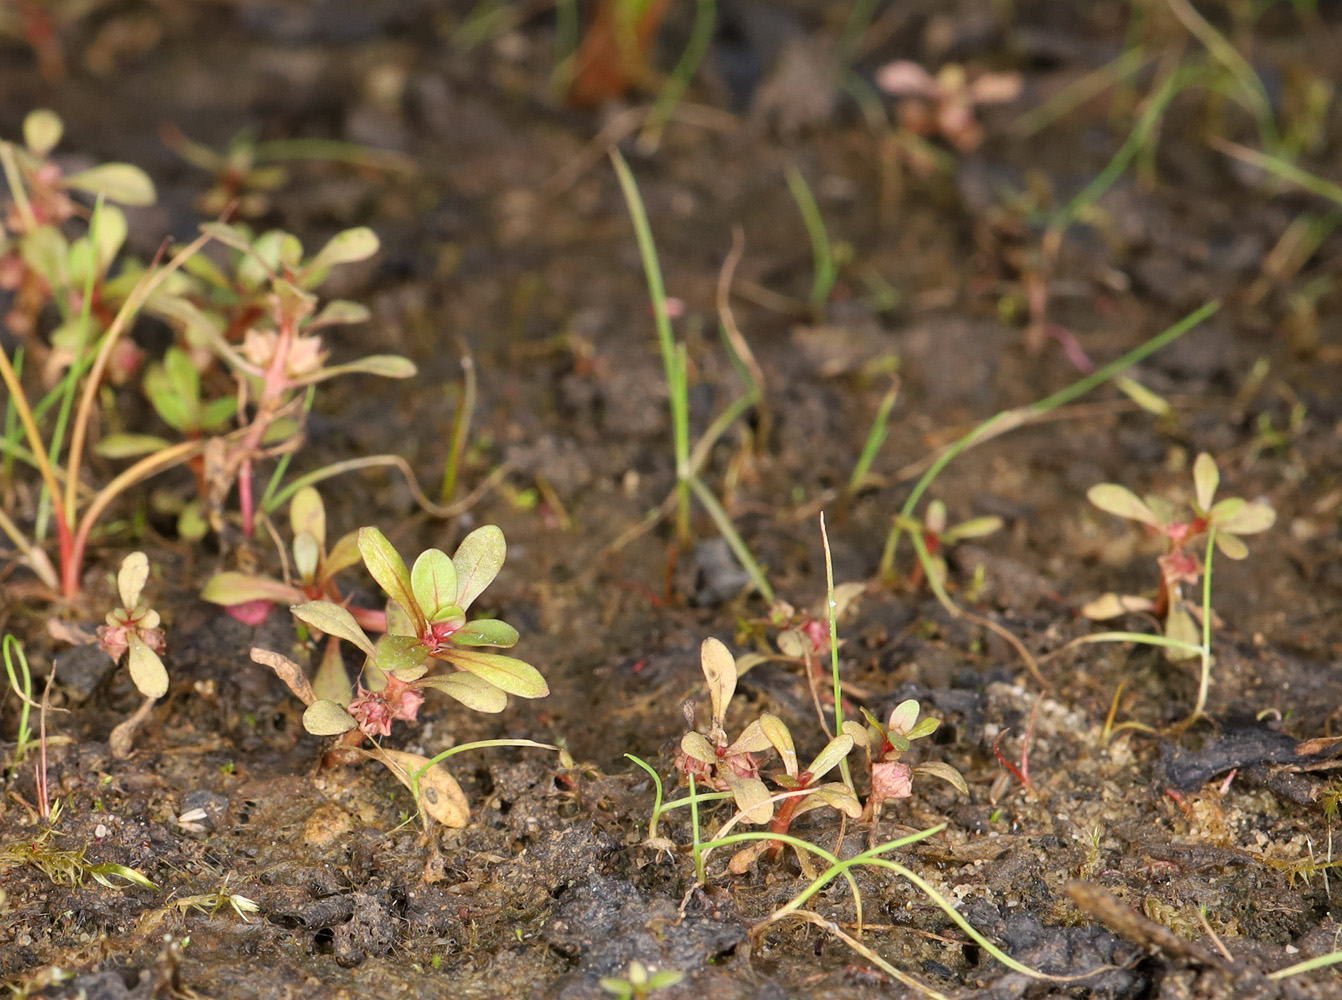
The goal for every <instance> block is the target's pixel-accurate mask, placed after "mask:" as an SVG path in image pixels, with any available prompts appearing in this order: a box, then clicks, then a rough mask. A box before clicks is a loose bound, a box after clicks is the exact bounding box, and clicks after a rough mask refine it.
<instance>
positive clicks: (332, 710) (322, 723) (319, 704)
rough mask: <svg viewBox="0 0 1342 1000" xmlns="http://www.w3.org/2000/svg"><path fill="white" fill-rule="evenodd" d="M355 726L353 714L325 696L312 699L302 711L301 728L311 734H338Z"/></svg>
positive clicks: (356, 724)
mask: <svg viewBox="0 0 1342 1000" xmlns="http://www.w3.org/2000/svg"><path fill="white" fill-rule="evenodd" d="M356 726H358V723H357V722H355V721H354V716H352V715H350V714H349V713H348V712H346V711H345V710H344V709H343V708H341V707H340V706H339V705H337V704H336V703H335V702H333V701H327V700H326V699H325V698H319V699H318V700H317V701H314V702H313V703H312V704H311V705H309V706H308V707H307V711H305V712H304V713H303V728H304V729H306V730H307V731H308V732H310V733H311V734H312V735H313V736H339V735H340V734H341V733H347V732H349V731H350V730H351V729H353V728H355V727H356Z"/></svg>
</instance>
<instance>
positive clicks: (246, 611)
mask: <svg viewBox="0 0 1342 1000" xmlns="http://www.w3.org/2000/svg"><path fill="white" fill-rule="evenodd" d="M289 524H290V527H291V528H292V529H293V547H292V552H293V570H294V575H295V576H296V579H289V578H288V573H287V564H286V579H284V580H277V579H275V578H274V577H271V576H264V575H261V574H256V573H239V572H235V571H231V570H230V571H227V572H223V573H216V574H215V575H214V576H212V577H211V578H210V579H209V581H208V582H207V583H206V584H205V588H204V589H203V590H202V591H201V593H200V596H201V598H202V599H204V600H206V601H209V602H211V603H212V604H222V605H223V606H224V607H225V608H227V609H228V613H229V614H231V615H232V616H233V617H234V618H237V619H238V620H239V621H241V622H244V623H246V624H249V625H257V624H260V623H261V622H262V621H264V620H265V618H266V616H267V615H268V614H269V613H270V609H271V608H272V607H274V606H275V605H276V604H278V603H283V604H298V603H302V602H304V601H315V600H330V601H332V602H334V603H336V604H341V605H342V606H347V605H344V601H343V599H342V598H341V596H340V590H339V588H338V587H337V586H336V582H335V576H336V574H337V573H339V572H341V571H342V570H344V569H347V568H348V567H350V566H353V565H355V564H356V563H358V562H359V559H360V555H359V533H358V532H357V531H351V532H349V533H348V534H346V535H343V536H341V538H340V539H339V540H338V541H337V542H336V543H335V545H334V546H332V548H331V550H330V551H329V552H328V551H327V549H326V508H325V505H324V504H323V503H322V498H321V494H320V493H318V492H317V490H316V488H315V487H312V486H305V487H303V488H302V489H300V490H299V491H298V492H297V493H295V494H294V497H293V500H291V501H290V502H289ZM349 611H350V614H352V615H353V616H354V620H355V621H357V622H358V623H359V624H360V625H361V626H362V627H364V628H367V629H372V630H374V631H377V632H385V631H386V630H387V616H386V614H385V613H384V612H381V611H374V610H372V609H370V608H356V607H349Z"/></svg>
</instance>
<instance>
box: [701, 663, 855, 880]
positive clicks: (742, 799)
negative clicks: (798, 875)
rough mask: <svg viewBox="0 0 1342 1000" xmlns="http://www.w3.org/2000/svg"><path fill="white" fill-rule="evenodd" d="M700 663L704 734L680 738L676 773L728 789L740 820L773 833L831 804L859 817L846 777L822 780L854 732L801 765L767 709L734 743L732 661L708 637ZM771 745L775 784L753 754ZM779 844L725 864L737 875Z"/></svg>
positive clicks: (766, 844) (761, 845)
mask: <svg viewBox="0 0 1342 1000" xmlns="http://www.w3.org/2000/svg"><path fill="white" fill-rule="evenodd" d="M700 665H701V667H702V669H703V673H704V680H705V682H706V683H707V686H708V697H709V702H710V704H711V705H712V712H713V717H712V721H711V723H710V725H709V730H708V733H707V735H705V734H704V733H699V732H688V733H686V734H685V735H684V737H683V738H682V739H681V741H680V751H679V753H677V754H676V768H677V770H679V771H680V772H681V773H682V774H686V775H691V774H692V775H694V778H695V780H696V781H697V782H702V783H703V784H706V785H708V786H709V787H710V788H714V789H716V790H718V791H727V792H730V793H731V795H732V799H733V800H734V801H735V803H736V808H737V810H738V819H737V822H744V823H751V824H755V825H763V824H766V823H767V824H769V829H770V832H772V833H777V834H785V833H787V832H788V829H789V828H790V827H791V825H792V821H793V820H794V819H796V818H797V817H798V816H800V815H801V814H802V813H806V812H810V811H811V810H812V809H819V808H822V807H828V808H831V809H836V810H838V811H839V812H842V813H843V814H845V815H847V816H849V817H851V818H854V819H855V818H857V817H858V816H859V815H861V813H862V806H861V803H859V801H858V799H857V795H856V794H855V793H854V791H853V789H852V787H851V786H850V785H848V784H847V783H846V782H843V781H829V782H822V781H821V779H822V778H824V777H825V776H826V775H827V774H829V773H830V772H831V771H832V770H833V769H834V768H835V767H837V766H838V765H839V764H840V762H842V761H843V759H844V758H845V757H847V756H848V754H849V752H850V751H851V750H852V749H853V740H852V737H850V736H846V735H840V736H837V737H835V738H834V739H832V740H830V741H829V743H827V744H826V745H825V747H824V748H823V749H822V750H821V751H820V752H819V753H818V754H817V755H816V757H815V759H814V760H813V761H812V762H811V764H810V765H809V766H808V767H807V768H805V769H804V770H803V769H801V768H800V767H799V765H798V758H797V750H796V744H795V742H794V740H793V738H792V733H791V732H790V731H789V730H788V727H787V724H786V723H784V722H783V720H782V719H780V718H778V716H776V715H773V714H771V713H769V712H764V713H762V714H761V715H760V717H759V718H758V719H756V720H754V721H753V722H751V723H750V724H749V725H747V726H746V728H745V729H744V730H743V731H742V733H741V735H740V736H739V737H737V738H736V739H735V740H729V739H728V737H727V732H726V727H725V718H726V713H727V706H728V704H729V703H730V702H731V699H732V695H733V694H734V693H735V692H736V681H737V677H738V670H737V665H736V659H735V657H733V656H732V654H731V651H730V650H728V649H727V647H726V646H725V645H723V644H722V642H720V641H719V640H717V639H713V638H709V639H705V640H704V643H703V646H702V647H701V648H700ZM769 750H773V751H774V752H775V753H777V754H778V756H779V759H780V760H781V761H782V763H783V771H784V773H783V774H772V775H768V776H767V781H768V782H769V783H772V784H773V785H774V786H775V788H774V789H771V788H770V787H769V784H768V783H766V776H763V775H762V774H761V770H760V767H761V764H760V762H759V761H758V760H757V759H756V755H757V754H761V753H765V752H767V751H769ZM778 795H785V796H786V797H785V798H784V799H783V800H782V802H781V804H779V807H778V809H777V811H776V812H775V809H774V802H773V801H772V800H773V799H774V798H776V797H777V796H778ZM782 844H783V842H782V841H759V842H757V843H755V844H753V845H752V846H750V847H748V848H746V849H745V850H743V851H740V852H739V853H738V854H737V855H736V856H735V857H734V858H733V859H732V861H731V863H730V865H729V867H730V869H731V870H732V871H733V872H735V873H737V874H741V873H743V872H745V871H748V870H749V869H750V867H751V866H752V865H753V864H754V863H755V861H756V860H757V859H758V858H759V856H760V855H762V854H763V853H765V851H770V852H771V854H772V856H773V857H775V858H776V857H777V855H778V854H779V853H780V852H781V849H782ZM797 856H798V859H799V860H800V861H801V864H802V867H803V870H807V869H808V867H809V863H808V860H807V858H806V856H805V855H804V854H801V853H798V855H797Z"/></svg>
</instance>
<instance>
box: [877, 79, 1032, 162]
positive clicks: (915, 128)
mask: <svg viewBox="0 0 1342 1000" xmlns="http://www.w3.org/2000/svg"><path fill="white" fill-rule="evenodd" d="M876 85H877V86H878V87H880V88H881V90H883V91H885V92H886V93H887V94H890V95H891V96H893V97H898V98H901V99H902V100H901V101H900V104H899V123H900V125H901V126H903V127H904V128H905V129H907V130H908V131H910V132H912V133H913V134H914V135H918V136H933V135H939V136H941V137H942V138H943V139H945V140H946V141H947V142H949V143H950V144H951V145H952V146H954V147H955V148H956V149H958V150H960V152H962V153H969V152H972V151H973V150H975V149H977V148H978V145H979V143H981V142H982V141H983V127H982V126H981V125H979V123H978V121H977V120H976V119H975V117H974V109H975V108H976V107H980V106H982V105H985V104H1006V103H1008V102H1010V101H1014V100H1015V99H1016V98H1017V97H1019V96H1020V92H1021V78H1020V74H1019V73H979V74H977V75H975V76H973V77H972V78H971V76H970V75H969V73H968V72H966V70H965V68H964V67H963V66H961V65H959V64H957V63H947V64H946V65H945V66H942V67H941V69H940V70H939V71H938V72H937V74H936V76H933V75H932V74H931V73H929V72H928V71H927V70H925V69H923V67H921V66H919V65H918V64H917V63H915V62H910V61H908V60H907V59H901V60H898V61H897V62H892V63H889V64H887V65H885V66H883V67H881V69H880V70H878V71H877V73H876Z"/></svg>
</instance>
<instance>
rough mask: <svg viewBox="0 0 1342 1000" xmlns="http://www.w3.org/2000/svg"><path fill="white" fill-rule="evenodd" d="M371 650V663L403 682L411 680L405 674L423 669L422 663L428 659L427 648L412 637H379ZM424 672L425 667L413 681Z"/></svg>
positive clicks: (416, 638)
mask: <svg viewBox="0 0 1342 1000" xmlns="http://www.w3.org/2000/svg"><path fill="white" fill-rule="evenodd" d="M373 649H374V652H373V662H374V663H376V664H377V665H378V666H379V667H380V668H381V669H382V670H385V671H386V672H387V673H389V674H391V673H394V674H396V676H397V677H400V679H401V680H403V681H404V680H410V679H411V678H408V677H406V676H404V674H405V673H408V672H410V671H414V670H420V668H421V667H425V663H424V661H425V660H427V659H428V657H429V650H428V647H426V646H425V645H424V643H422V642H420V641H419V638H418V637H416V636H413V635H383V636H379V637H378V640H377V643H376V644H375V645H374V647H373ZM426 670H427V667H425V670H420V673H419V674H418V676H417V677H416V678H414V679H416V680H417V679H418V678H419V677H422V676H424V673H425V671H426Z"/></svg>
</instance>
